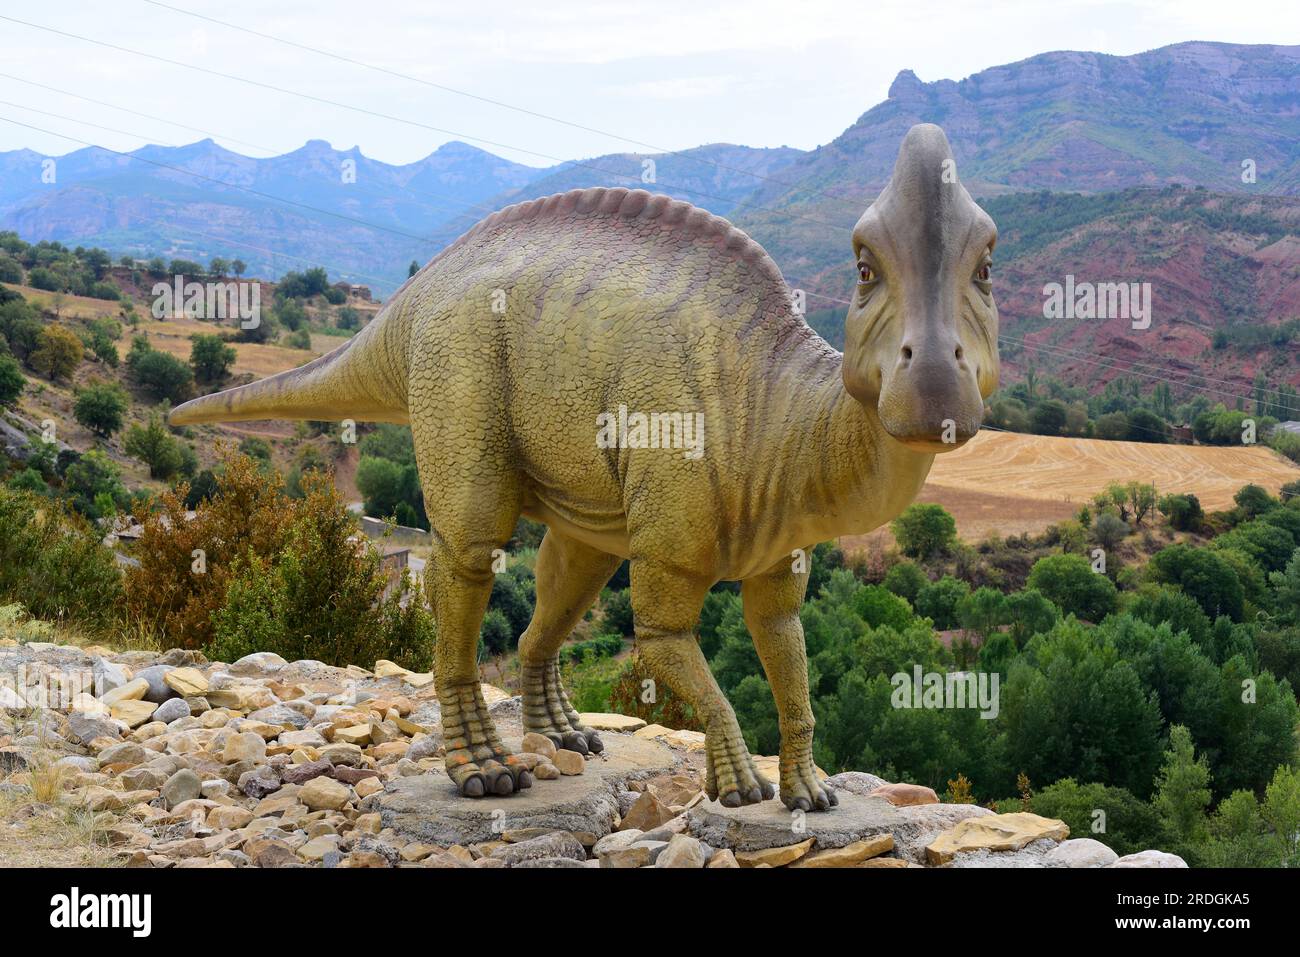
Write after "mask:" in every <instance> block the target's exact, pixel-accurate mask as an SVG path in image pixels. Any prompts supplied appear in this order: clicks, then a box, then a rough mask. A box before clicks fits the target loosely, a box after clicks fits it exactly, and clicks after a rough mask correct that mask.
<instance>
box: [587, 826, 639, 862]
mask: <svg viewBox="0 0 1300 957" xmlns="http://www.w3.org/2000/svg"><path fill="white" fill-rule="evenodd" d="M643 833H644V832H643V831H639V830H637V829H636V828H634V827H633V828H629V829H628V830H626V831H615V832H614V833H613V834H606V835H605V836H604V837H602V838H601V839H600V840H598V841H597V842H596V843H595V844H593V845H592V847H591V853H592V854H594V855H595V856H596V857H600V856H601V855H603V854H608V853H609V852H610V851H617V850H621V849H622V848H625V847H629V846H631V845H632V844H635V843H636V842H637V841H639V840H641V835H642V834H643Z"/></svg>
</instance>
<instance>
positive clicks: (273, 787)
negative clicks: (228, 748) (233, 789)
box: [232, 764, 282, 801]
mask: <svg viewBox="0 0 1300 957" xmlns="http://www.w3.org/2000/svg"><path fill="white" fill-rule="evenodd" d="M233 766H234V765H232V767H233ZM237 787H238V788H239V790H240V792H241V793H243V794H246V795H247V796H248V797H251V798H253V799H255V800H258V801H260V800H262V798H264V797H266V796H267V795H270V794H274V793H275V792H276V791H278V790H280V788H281V787H282V783H281V781H280V775H279V774H278V773H277V772H276V770H275V769H274V768H272V767H271V766H270V765H269V764H264V765H262V766H261V767H255V768H252V769H250V770H248V771H245V772H244V773H243V774H241V775H240V776H239V779H238V784H237Z"/></svg>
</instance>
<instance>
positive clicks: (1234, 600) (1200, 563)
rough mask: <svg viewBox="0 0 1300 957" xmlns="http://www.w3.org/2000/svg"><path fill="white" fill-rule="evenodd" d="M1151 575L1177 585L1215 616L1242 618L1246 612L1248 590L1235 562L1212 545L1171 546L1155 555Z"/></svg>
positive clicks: (1150, 577) (1162, 581)
mask: <svg viewBox="0 0 1300 957" xmlns="http://www.w3.org/2000/svg"><path fill="white" fill-rule="evenodd" d="M1147 577H1148V578H1149V579H1150V580H1151V581H1154V582H1158V583H1164V584H1168V585H1177V586H1178V587H1179V588H1181V589H1182V590H1183V592H1184V593H1185V594H1186V595H1188V596H1189V597H1191V598H1192V599H1193V600H1195V601H1196V603H1197V604H1198V605H1200V606H1201V610H1202V611H1204V612H1205V614H1206V615H1208V616H1209V617H1210V618H1211V619H1214V618H1217V617H1218V616H1219V615H1227V616H1229V617H1230V618H1232V620H1233V621H1241V620H1242V617H1243V615H1244V614H1245V591H1244V589H1243V588H1242V585H1241V579H1240V578H1238V577H1237V573H1236V571H1235V570H1234V569H1233V567H1232V565H1231V564H1230V563H1229V562H1228V561H1227V560H1226V559H1225V557H1224V556H1223V555H1221V554H1218V553H1216V552H1214V551H1212V550H1210V549H1208V548H1194V547H1192V546H1190V545H1182V544H1178V545H1170V546H1169V547H1168V548H1162V549H1161V550H1160V551H1158V552H1156V553H1155V554H1154V555H1153V556H1151V561H1150V562H1149V563H1148V564H1147Z"/></svg>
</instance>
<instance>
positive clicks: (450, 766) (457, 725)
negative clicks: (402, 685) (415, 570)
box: [425, 533, 533, 797]
mask: <svg viewBox="0 0 1300 957" xmlns="http://www.w3.org/2000/svg"><path fill="white" fill-rule="evenodd" d="M435 542H436V544H435V547H434V549H433V554H432V555H431V556H430V561H429V564H428V566H427V567H426V572H425V579H426V583H427V586H428V590H429V600H430V602H431V604H432V605H433V608H434V613H435V615H436V617H437V619H438V645H437V648H436V650H435V657H434V668H435V679H436V682H437V691H438V702H439V705H440V706H441V709H442V734H443V743H444V745H445V746H446V751H447V755H446V768H447V774H448V776H450V777H451V779H452V781H454V782H455V783H456V786H457V787H458V788H460V792H461V794H463V795H465V796H466V797H483V796H485V795H488V794H498V795H505V794H512V793H514V792H515V791H518V790H521V789H523V788H527V787H531V786H532V781H533V779H532V774H531V773H530V772H529V771H528V769H527V768H526V767H525V765H524V764H523V762H522V761H520V759H519V758H517V757H516V756H515V755H512V754H511V753H510V752H509V751H508V750H507V749H506V747H505V746H504V745H503V744H502V743H501V738H500V737H499V736H498V735H497V730H496V727H495V725H493V723H492V718H491V717H490V716H489V715H488V710H487V705H486V704H485V703H484V701H483V691H482V687H481V685H480V683H479V674H478V661H477V649H478V635H479V625H480V623H481V622H482V620H483V613H484V611H485V610H486V609H487V602H488V597H489V596H490V595H491V593H492V572H491V568H490V565H489V564H487V563H484V564H483V567H482V568H481V569H479V568H476V567H474V565H475V563H473V562H468V561H466V560H465V559H464V557H463V556H459V557H458V556H457V554H456V553H455V551H454V550H453V549H451V548H449V547H447V546H446V545H445V542H443V541H440V540H439V539H438V536H437V534H436V533H435ZM488 561H490V557H489V559H488Z"/></svg>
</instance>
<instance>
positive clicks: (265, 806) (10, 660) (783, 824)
mask: <svg viewBox="0 0 1300 957" xmlns="http://www.w3.org/2000/svg"><path fill="white" fill-rule="evenodd" d="M0 668H3V669H4V671H5V672H6V673H10V674H12V673H15V672H16V671H21V672H22V673H24V674H25V675H26V680H27V681H28V682H29V683H39V684H43V685H44V687H46V688H47V689H50V688H56V687H58V686H59V685H60V682H63V681H65V680H66V679H67V677H68V676H69V675H76V674H86V673H88V674H89V675H91V676H92V679H93V680H92V681H91V682H89V684H90V685H91V687H89V688H88V689H86V690H82V691H79V692H77V693H75V694H73V695H72V696H71V699H70V700H69V701H68V702H66V707H32V702H30V701H27V700H25V695H24V690H25V689H24V688H22V687H7V688H2V689H0V693H5V694H6V695H7V697H6V698H5V701H4V702H0V707H3V709H4V710H0V774H3V775H5V776H6V781H5V784H4V786H5V787H6V788H9V789H11V790H12V789H13V788H15V787H19V788H21V787H22V786H23V783H24V782H27V784H28V785H29V786H30V784H31V782H32V781H33V780H34V778H35V776H37V775H46V776H48V775H56V776H58V779H59V784H60V786H61V788H62V790H63V798H62V800H63V801H64V802H67V803H69V804H72V805H75V806H79V807H83V808H86V809H89V810H91V811H94V812H97V813H98V814H99V815H100V819H101V822H102V826H101V827H100V828H99V830H98V833H97V837H98V839H99V840H101V841H102V842H104V843H106V844H107V845H109V846H110V847H111V848H113V849H114V851H115V853H117V854H118V855H120V857H121V859H122V862H123V863H125V864H127V865H131V866H139V867H250V866H257V867H305V866H320V867H606V868H634V867H637V868H639V867H696V868H735V867H755V868H760V867H796V868H798V867H924V866H947V867H970V866H1020V867H1025V866H1029V867H1101V866H1111V867H1126V866H1185V865H1183V864H1182V862H1181V860H1179V859H1178V858H1176V857H1174V856H1173V855H1163V854H1161V853H1160V852H1158V851H1147V852H1143V854H1141V855H1131V856H1130V857H1129V858H1123V859H1118V858H1117V857H1116V855H1115V854H1114V852H1113V851H1111V850H1110V849H1109V848H1107V847H1105V845H1103V844H1101V843H1099V842H1097V841H1094V840H1090V839H1086V838H1085V839H1075V840H1070V839H1068V829H1067V828H1066V827H1065V825H1064V824H1062V823H1061V822H1060V821H1052V820H1048V819H1045V818H1041V817H1037V816H1036V815H1033V814H1028V813H1022V814H1001V815H998V814H993V813H992V812H991V811H989V810H988V809H986V808H981V807H977V806H974V805H955V804H941V803H939V801H938V798H937V796H936V795H935V794H934V792H933V791H931V790H930V789H928V788H922V787H917V786H915V785H908V784H891V783H888V782H885V781H882V780H881V779H879V778H877V777H875V776H873V775H869V774H861V773H858V772H849V773H846V774H841V775H836V776H835V777H833V778H830V779H829V782H830V784H831V785H832V786H834V787H835V788H836V789H837V793H838V794H839V795H840V802H841V803H840V807H839V808H837V809H836V810H835V811H833V812H831V813H828V814H800V813H797V812H795V813H792V812H790V811H788V810H787V809H786V808H785V807H784V806H783V805H781V803H780V802H779V801H765V802H763V803H762V804H759V805H752V806H749V807H744V808H737V809H729V808H724V807H722V806H721V805H719V804H717V802H714V801H710V800H708V799H707V797H706V796H705V794H704V793H703V790H702V787H703V783H702V782H703V765H704V755H703V746H704V737H703V735H701V734H699V733H698V732H693V731H681V730H674V729H671V728H665V727H662V726H659V725H650V726H647V725H645V723H644V722H643V721H640V720H639V719H636V718H630V717H626V716H623V715H584V716H583V720H584V722H585V723H587V724H589V725H591V726H593V727H595V728H597V729H598V730H600V731H601V732H602V736H603V738H604V741H605V748H604V750H603V751H602V753H600V754H593V755H586V756H584V755H581V754H578V753H576V752H573V751H567V750H564V749H557V748H556V746H555V745H554V744H553V743H552V742H551V740H550V739H548V738H546V737H544V736H541V735H536V734H529V733H525V732H524V731H523V728H522V725H521V718H520V711H521V709H520V702H519V699H518V698H517V697H511V696H509V695H508V694H506V693H505V692H503V691H501V690H499V689H497V688H494V687H492V686H490V685H484V686H483V693H484V697H485V700H486V701H487V702H488V705H489V708H490V710H491V712H492V714H493V717H494V720H495V721H496V723H497V725H498V728H499V729H500V731H501V733H502V735H503V738H504V739H505V740H506V742H507V743H508V744H509V745H510V746H511V747H517V748H518V750H519V753H520V754H521V755H522V757H523V759H524V760H525V761H527V762H528V763H529V765H530V767H531V768H532V770H533V774H534V776H535V778H536V779H537V780H536V782H535V783H534V785H533V787H532V788H530V789H529V790H527V791H524V792H522V793H520V794H518V795H512V796H509V797H502V798H496V797H488V798H484V799H479V800H471V799H467V798H462V797H461V796H460V795H459V794H458V792H457V790H456V788H455V787H454V786H453V785H452V783H451V781H450V779H449V778H448V777H447V775H446V773H445V771H444V767H443V755H444V749H443V747H442V741H441V736H440V733H439V730H438V718H439V710H438V702H437V696H436V691H435V689H434V687H433V681H432V677H431V676H429V675H422V674H414V673H412V672H409V671H406V670H404V669H402V668H399V667H398V666H396V665H394V664H393V663H391V662H385V661H380V662H377V663H376V665H375V667H374V669H373V670H366V669H362V668H359V667H349V668H346V669H342V668H333V667H330V666H327V665H324V664H322V663H320V662H314V661H298V662H293V663H289V662H286V661H284V660H283V659H282V658H280V657H279V656H277V655H274V654H269V653H259V654H254V655H250V656H248V657H246V658H243V659H240V660H239V661H236V662H234V663H232V664H223V663H220V662H208V661H206V660H205V659H203V658H202V656H200V655H197V654H195V653H193V652H186V651H171V652H168V653H166V654H164V655H156V654H151V653H144V652H126V653H120V654H115V653H112V652H110V651H108V650H106V649H96V648H90V649H79V648H75V647H68V646H57V645H52V644H42V643H29V644H25V645H18V646H11V647H7V648H5V647H0ZM34 678H35V679H36V680H35V681H33V679H34ZM756 763H757V765H758V766H759V770H760V771H761V772H762V773H764V774H767V775H769V776H770V777H771V778H772V779H773V780H775V779H776V776H777V773H776V759H775V758H773V757H760V758H757V759H756Z"/></svg>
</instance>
